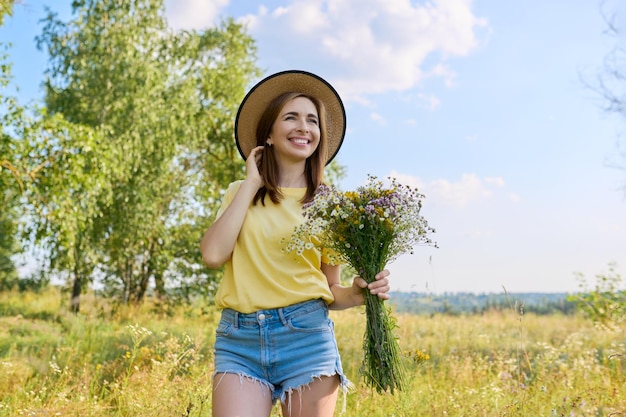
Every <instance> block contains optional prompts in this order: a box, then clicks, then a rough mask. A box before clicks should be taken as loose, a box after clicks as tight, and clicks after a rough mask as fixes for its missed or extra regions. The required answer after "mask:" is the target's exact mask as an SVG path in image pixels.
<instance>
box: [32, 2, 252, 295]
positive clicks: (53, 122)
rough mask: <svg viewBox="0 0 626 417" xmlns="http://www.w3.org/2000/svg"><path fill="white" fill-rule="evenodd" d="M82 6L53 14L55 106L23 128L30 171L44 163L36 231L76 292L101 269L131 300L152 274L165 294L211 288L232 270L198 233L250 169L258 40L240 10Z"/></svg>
mask: <svg viewBox="0 0 626 417" xmlns="http://www.w3.org/2000/svg"><path fill="white" fill-rule="evenodd" d="M72 7H73V14H74V18H73V19H72V20H71V21H69V22H62V21H60V20H59V19H57V17H56V15H54V14H53V13H50V14H49V16H48V18H47V19H46V24H45V27H44V30H43V33H42V35H41V36H40V37H39V38H38V44H39V46H40V48H45V49H46V50H47V52H48V54H49V56H50V63H49V67H48V69H47V79H46V82H45V88H46V98H45V102H46V106H47V109H46V111H42V116H41V121H39V125H37V126H31V127H30V128H29V129H28V130H29V131H28V132H27V131H22V132H20V133H21V135H22V136H23V137H29V138H31V140H29V146H30V150H29V152H28V153H24V154H23V155H29V158H30V159H31V161H25V162H24V163H25V164H26V162H28V165H29V166H30V171H29V172H33V169H34V168H33V167H42V169H39V170H37V171H36V175H34V176H33V177H34V180H33V181H32V187H31V188H30V189H29V191H30V194H29V197H30V198H29V201H30V202H31V204H32V209H33V212H34V215H33V219H32V220H33V222H32V225H33V226H32V230H31V232H32V233H33V235H34V236H35V237H36V240H37V242H38V243H39V244H40V245H43V246H45V247H46V248H47V250H49V251H50V254H51V256H50V266H51V268H52V270H54V271H55V272H56V273H57V275H58V276H60V277H65V278H67V279H68V281H73V282H74V291H73V297H77V296H78V295H80V292H81V290H82V288H83V286H84V285H85V283H87V282H88V281H90V280H92V279H94V277H98V278H99V280H100V281H101V282H102V283H103V284H104V287H105V288H104V291H105V293H107V294H110V295H114V296H118V297H119V298H120V299H121V300H122V301H123V302H130V301H136V302H137V301H141V300H142V299H143V297H144V296H145V295H146V292H147V290H148V287H149V284H150V282H152V284H153V285H154V286H155V288H156V291H157V292H158V293H159V294H161V296H166V294H167V292H168V290H169V289H170V288H174V289H176V290H177V291H176V292H177V294H179V295H180V294H183V296H184V297H190V296H191V295H192V294H193V293H198V292H200V293H202V292H205V291H206V290H207V289H209V290H210V289H211V286H212V285H214V282H215V280H216V279H217V278H218V277H219V274H218V273H217V272H215V271H208V270H207V269H206V268H204V267H203V266H202V264H201V258H200V256H199V250H198V242H199V241H200V237H201V233H202V232H203V231H204V230H205V228H206V227H207V226H208V224H209V223H210V221H211V219H212V216H213V214H214V207H215V204H216V203H217V201H218V199H219V195H220V194H219V193H220V191H221V190H223V189H224V188H225V186H226V185H227V184H228V183H229V182H230V181H232V180H233V179H235V178H238V177H239V176H240V174H241V171H242V168H243V163H242V162H241V161H239V157H238V153H237V150H236V147H235V144H234V141H233V138H232V132H233V120H234V116H235V112H236V109H237V106H238V103H239V101H240V98H241V97H243V95H244V93H245V90H246V88H247V86H248V84H249V83H250V81H251V80H252V78H253V77H255V76H257V75H258V69H257V68H256V67H255V66H254V59H255V46H254V43H253V41H252V39H251V38H250V37H249V36H248V35H247V34H246V33H245V30H244V28H243V27H242V26H241V25H239V24H237V23H235V22H234V21H232V20H226V21H224V22H222V24H221V25H220V26H219V27H215V28H210V29H207V30H205V31H203V32H195V31H190V32H188V31H182V32H173V31H172V30H170V29H169V28H168V26H167V22H166V20H165V18H164V6H163V1H162V0H132V1H119V0H85V1H74V2H73V3H72ZM45 125H48V126H47V127H46V126H45ZM42 132H50V133H44V134H42ZM29 133H31V134H30V135H29ZM32 155H35V157H34V158H33V157H32ZM33 159H35V160H33ZM37 159H38V160H37ZM181 277H182V278H181ZM181 288H183V289H184V290H183V291H180V289H181Z"/></svg>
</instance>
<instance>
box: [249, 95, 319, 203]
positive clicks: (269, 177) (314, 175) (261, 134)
mask: <svg viewBox="0 0 626 417" xmlns="http://www.w3.org/2000/svg"><path fill="white" fill-rule="evenodd" d="M297 97H304V98H307V99H309V100H311V101H312V102H313V104H314V105H315V108H316V109H317V116H318V119H319V124H320V142H319V144H318V145H317V149H316V150H315V152H313V154H312V155H311V156H310V157H308V158H307V160H306V164H305V168H304V174H305V177H306V183H307V185H306V193H305V194H304V197H303V198H302V202H303V203H307V202H309V201H311V200H313V196H314V195H315V191H316V190H317V188H318V187H319V186H320V185H321V184H322V181H323V178H324V166H325V165H326V152H327V151H326V147H327V145H326V144H327V139H326V111H325V109H324V103H322V102H321V101H320V100H318V99H317V98H315V97H312V96H309V95H306V94H302V93H297V92H290V93H284V94H281V95H280V96H278V97H276V98H275V99H274V100H272V101H271V102H270V104H269V105H268V106H267V107H266V108H265V111H264V112H263V114H262V115H261V118H260V119H259V124H258V125H257V128H256V146H264V147H265V148H264V150H263V155H262V156H261V161H260V162H259V173H260V174H261V177H262V178H263V182H264V185H263V187H261V188H260V189H259V191H257V193H256V195H255V196H254V200H253V204H256V203H257V202H258V201H259V200H260V201H261V204H263V205H265V196H266V195H269V197H270V199H271V200H272V202H273V203H274V204H278V203H279V202H280V200H282V199H283V194H282V193H281V192H280V188H279V186H278V179H279V174H280V173H279V168H278V162H277V161H276V156H275V155H274V151H273V148H272V147H271V146H269V145H268V144H267V138H268V137H269V135H270V132H271V131H272V126H273V125H274V122H275V121H276V119H277V118H278V115H279V114H280V111H281V110H282V109H283V107H285V104H287V103H288V102H290V101H291V100H293V99H295V98H297Z"/></svg>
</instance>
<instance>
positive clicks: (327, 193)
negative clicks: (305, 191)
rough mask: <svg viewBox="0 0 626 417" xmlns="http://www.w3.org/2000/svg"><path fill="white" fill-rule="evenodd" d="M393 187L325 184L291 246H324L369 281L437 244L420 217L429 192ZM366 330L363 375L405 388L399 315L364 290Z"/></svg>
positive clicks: (381, 385) (372, 182) (373, 182)
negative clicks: (390, 265) (352, 188)
mask: <svg viewBox="0 0 626 417" xmlns="http://www.w3.org/2000/svg"><path fill="white" fill-rule="evenodd" d="M389 180H390V185H389V186H385V185H384V184H383V182H382V181H381V180H379V179H377V178H376V177H374V176H369V177H368V182H367V183H366V184H365V185H363V186H361V187H359V188H357V189H356V190H355V191H347V192H341V191H339V190H337V189H336V188H334V187H330V186H325V185H322V186H321V187H320V188H319V189H318V191H317V193H316V195H315V198H314V199H313V200H312V201H311V202H310V203H306V204H304V206H303V210H304V217H305V219H306V220H305V222H303V223H302V224H301V225H300V226H298V227H297V228H296V230H295V231H294V234H293V236H292V237H291V239H290V240H289V241H288V242H286V243H285V250H286V251H287V252H293V253H296V254H298V255H300V254H302V253H303V252H304V251H305V250H310V249H314V248H315V249H318V250H324V251H325V253H326V254H327V256H328V257H329V258H330V260H331V261H332V262H333V263H335V264H340V263H346V264H349V265H350V266H352V267H353V268H354V269H355V270H356V271H357V272H358V274H359V276H361V277H362V278H363V279H365V281H367V282H368V283H369V282H372V281H373V280H374V276H375V275H376V274H377V273H378V272H380V271H382V270H383V269H384V268H385V266H386V265H387V264H388V263H390V262H392V261H393V260H395V259H396V258H397V257H398V256H399V255H402V254H404V253H408V252H411V253H412V252H413V248H414V246H415V245H417V244H428V245H433V246H436V244H435V243H434V242H433V241H432V240H431V238H430V234H431V233H434V231H435V230H434V229H433V228H431V227H430V226H429V225H428V222H427V221H426V219H425V218H424V217H423V216H421V215H420V210H421V208H422V199H423V197H424V196H423V195H422V194H420V193H419V192H418V191H417V189H415V188H411V187H409V186H405V185H401V184H399V183H398V182H397V181H396V180H395V178H389ZM364 297H365V306H366V318H367V325H366V334H365V337H364V344H363V347H364V353H365V355H364V356H365V357H364V363H363V366H362V368H361V373H362V375H363V376H364V378H365V381H366V383H367V384H368V385H370V386H372V387H374V388H375V389H376V390H377V391H378V392H385V391H390V392H391V393H393V392H394V390H395V389H399V390H401V389H402V388H403V386H404V369H403V367H402V364H401V361H400V350H399V347H398V342H397V338H396V337H395V336H394V334H393V329H394V328H395V326H396V324H395V319H394V318H393V317H392V316H391V313H390V311H389V310H388V309H387V308H386V307H385V306H384V304H383V301H382V300H381V299H380V298H379V297H377V296H375V295H374V296H372V295H371V294H370V293H369V291H364Z"/></svg>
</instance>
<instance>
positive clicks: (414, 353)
mask: <svg viewBox="0 0 626 417" xmlns="http://www.w3.org/2000/svg"><path fill="white" fill-rule="evenodd" d="M404 356H406V357H407V358H409V359H411V360H412V361H413V362H414V363H416V364H418V365H419V364H421V363H424V362H426V361H427V360H429V359H430V355H429V354H428V353H426V352H424V351H421V350H419V349H414V350H409V351H407V352H404Z"/></svg>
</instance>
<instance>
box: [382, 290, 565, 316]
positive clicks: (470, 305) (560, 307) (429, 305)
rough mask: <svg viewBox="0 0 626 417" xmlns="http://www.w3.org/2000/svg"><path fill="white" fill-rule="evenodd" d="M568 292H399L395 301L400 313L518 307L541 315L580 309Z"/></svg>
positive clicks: (453, 312)
mask: <svg viewBox="0 0 626 417" xmlns="http://www.w3.org/2000/svg"><path fill="white" fill-rule="evenodd" d="M567 296H568V294H565V293H513V294H474V293H443V294H439V295H433V294H427V293H416V292H409V293H407V292H395V293H393V294H392V301H391V303H392V305H393V308H394V310H395V311H397V312H399V313H411V314H425V315H430V314H447V315H460V314H483V313H486V312H489V311H515V312H517V313H534V314H538V315H550V314H565V315H571V314H574V313H575V312H576V311H577V305H576V302H574V301H572V300H568V298H567Z"/></svg>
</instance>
